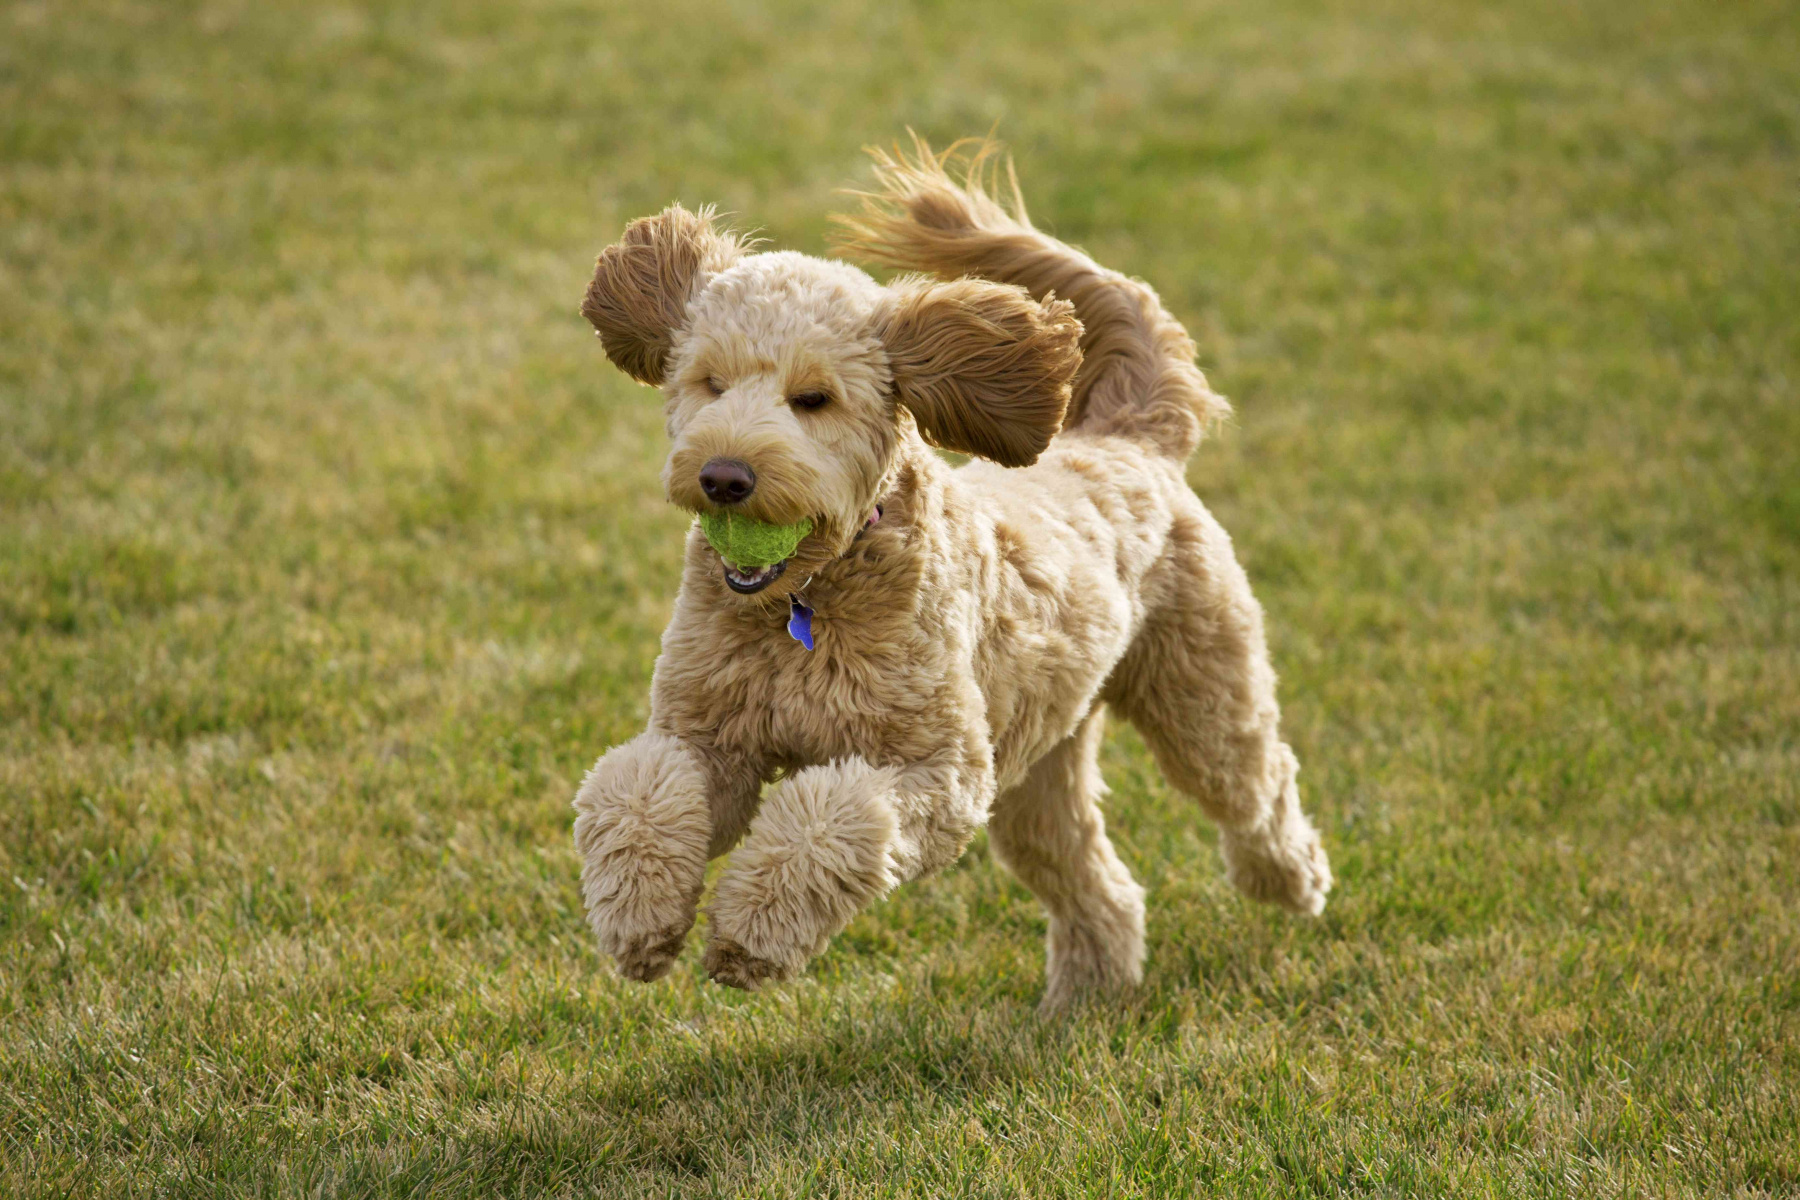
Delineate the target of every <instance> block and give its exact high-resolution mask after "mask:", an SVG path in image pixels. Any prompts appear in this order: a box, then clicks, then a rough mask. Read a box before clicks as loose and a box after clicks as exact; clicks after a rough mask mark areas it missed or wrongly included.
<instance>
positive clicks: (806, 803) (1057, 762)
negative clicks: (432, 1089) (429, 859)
mask: <svg viewBox="0 0 1800 1200" xmlns="http://www.w3.org/2000/svg"><path fill="white" fill-rule="evenodd" d="M957 149H958V148H955V147H953V148H952V152H951V153H946V154H935V153H933V152H932V151H931V150H930V148H929V147H927V146H926V145H925V144H924V143H923V142H919V141H916V140H915V144H914V146H913V148H912V149H911V150H910V151H907V152H896V153H894V154H891V155H889V154H881V153H878V154H877V155H876V174H877V178H878V181H879V182H878V187H877V190H876V191H875V192H874V193H871V194H866V195H864V196H863V199H862V209H861V211H860V212H859V213H857V214H856V215H854V216H849V217H845V218H841V223H842V226H843V229H844V237H843V239H842V247H843V249H845V250H846V251H847V252H849V253H852V254H856V255H859V256H861V257H863V258H865V259H866V260H868V261H871V262H875V263H878V264H881V265H884V266H889V267H899V268H902V269H906V270H912V271H919V272H926V273H928V274H922V275H912V276H905V277H902V278H900V279H897V280H895V281H894V282H892V283H888V284H886V285H883V284H879V283H877V282H876V281H875V280H874V279H872V278H870V277H869V276H868V275H866V274H864V273H863V272H862V271H860V270H858V269H856V268H855V267H852V266H849V265H847V264H845V263H842V262H833V261H828V260H824V259H819V258H814V257H810V256H807V255H803V254H798V253H793V252H786V251H783V252H768V253H754V252H752V250H751V248H750V247H748V246H747V245H745V244H744V243H743V242H742V241H741V240H740V239H738V238H736V237H734V236H732V235H730V234H728V233H724V232H721V231H720V230H719V229H717V228H715V227H714V223H713V220H712V218H711V214H710V213H709V212H707V211H704V210H703V211H702V212H700V213H697V214H696V213H691V212H688V211H686V210H684V209H682V208H680V207H679V206H675V207H670V208H668V209H665V210H664V211H663V212H661V213H659V214H657V215H656V216H653V217H646V218H643V219H641V220H638V221H635V222H633V223H632V224H631V225H630V226H629V227H628V228H627V229H626V230H625V233H624V236H623V237H622V238H621V240H620V241H619V242H618V244H616V245H613V246H610V247H608V248H607V249H606V250H605V251H604V252H603V253H602V254H601V255H600V258H599V261H598V263H597V265H596V267H595V271H594V279H593V283H592V284H591V286H590V287H589V288H588V292H587V298H586V301H585V303H584V304H583V306H582V312H583V313H584V314H585V315H586V316H587V318H588V320H589V321H591V322H592V323H593V325H594V328H595V329H596V330H597V331H598V333H599V335H600V340H601V343H602V344H603V346H604V347H605V350H606V353H607V356H608V357H609V358H611V359H612V361H613V362H614V363H615V364H616V365H617V366H618V367H619V368H620V369H621V370H623V371H625V372H626V373H627V374H629V375H631V376H632V377H633V378H635V379H638V380H640V381H642V382H644V383H647V384H654V385H656V386H658V387H660V388H661V389H662V393H663V397H664V411H665V413H666V416H667V425H668V432H669V437H670V439H671V441H672V447H671V449H670V452H669V457H668V461H667V463H666V464H665V466H664V468H663V484H664V486H665V488H666V490H667V492H668V497H669V499H670V500H671V501H673V502H674V503H675V504H677V505H679V506H680V507H682V508H684V509H687V510H689V511H691V512H693V513H695V514H696V515H697V516H698V517H699V518H700V520H699V521H697V522H696V525H695V528H694V530H693V532H692V533H691V534H690V535H689V537H688V540H687V550H686V563H685V567H684V571H683V575H682V581H681V590H680V592H679V594H678V595H677V596H676V599H675V612H674V618H673V619H672V620H671V621H670V623H669V627H668V630H667V631H666V632H665V633H664V634H663V641H662V655H661V657H660V658H659V659H658V660H657V664H656V675H655V681H654V683H653V684H652V686H651V699H650V705H651V716H650V722H649V728H648V729H647V730H646V731H645V732H644V733H643V734H641V735H639V736H638V737H636V738H634V739H632V740H631V741H629V742H626V743H625V744H624V745H622V746H617V747H615V748H613V749H612V750H609V751H608V752H607V753H606V754H605V755H604V756H603V757H602V758H601V759H600V760H599V762H597V763H596V764H595V765H594V768H593V770H592V771H590V772H589V773H588V775H587V778H586V779H585V780H584V781H583V782H582V785H581V789H580V792H579V793H578V794H577V796H576V798H575V809H576V812H577V817H576V820H575V844H576V846H577V848H578V850H579V852H580V854H581V857H582V862H583V868H582V887H583V893H584V896H585V899H586V903H587V911H588V918H589V920H590V922H591V923H592V925H593V929H594V932H595V934H596V935H598V937H599V940H600V946H601V949H602V950H604V951H605V952H606V953H608V954H610V955H611V956H613V958H614V959H616V960H617V963H618V968H619V970H620V972H621V973H622V974H624V975H626V976H627V977H629V978H632V979H640V980H650V979H656V978H659V977H660V976H662V975H663V974H664V973H665V972H667V971H668V970H669V968H670V965H671V964H672V963H673V962H674V960H675V957H676V955H677V954H678V953H679V952H680V950H681V947H682V944H683V942H684V940H685V939H686V937H687V933H688V930H689V929H690V928H691V927H692V926H693V923H694V916H695V910H696V907H697V905H698V903H699V900H700V895H701V890H702V882H703V876H704V873H705V870H706V864H707V862H708V860H709V859H711V858H713V857H715V856H717V855H721V854H724V853H725V852H727V851H728V850H732V848H733V847H736V851H735V853H733V855H732V857H731V861H730V862H729V863H728V864H727V865H726V868H725V870H724V872H723V874H722V875H721V876H720V878H719V880H718V885H717V888H716V890H715V893H714V896H713V900H712V904H711V907H710V910H709V914H708V916H709V931H708V945H707V949H706V954H705V960H704V965H705V968H706V970H707V972H708V973H709V974H710V975H711V976H712V978H713V979H715V980H717V981H719V982H721V983H726V984H730V985H732V986H735V987H746V988H753V987H756V986H757V985H759V984H761V983H763V982H765V981H768V980H779V979H783V978H786V977H788V976H791V975H792V974H794V973H795V972H797V971H799V970H800V969H801V968H802V967H803V966H804V964H805V963H806V961H807V960H808V959H809V958H810V957H812V956H813V955H815V954H817V953H818V952H819V951H820V950H821V949H823V947H824V946H825V944H826V942H827V941H828V940H829V939H830V938H831V937H832V935H833V934H835V933H836V932H837V931H838V930H840V929H842V928H843V927H844V926H845V924H846V923H848V922H849V920H850V919H851V917H852V916H854V915H855V914H856V912H857V911H858V910H859V909H861V908H862V907H863V906H864V905H866V904H868V903H869V902H870V901H872V900H874V899H876V898H878V897H880V896H882V895H885V894H886V893H887V892H888V891H890V890H891V889H892V888H894V887H896V886H898V885H899V884H902V883H905V882H907V881H908V880H911V879H914V878H917V877H918V876H920V875H922V874H924V873H925V872H927V871H931V870H934V869H936V868H939V867H942V866H944V865H946V864H947V863H950V862H953V861H954V860H955V859H956V858H957V856H958V855H959V854H961V853H962V851H963V848H964V847H965V846H967V845H968V843H969V839H970V838H971V837H972V836H973V835H974V833H975V831H976V830H978V829H980V828H981V827H982V826H983V825H986V826H987V829H988V836H989V838H990V841H991V844H992V846H993V848H994V852H995V854H996V855H997V856H998V857H999V859H1000V860H1001V861H1002V862H1003V863H1005V864H1006V865H1007V866H1008V867H1010V868H1011V869H1012V870H1013V872H1014V873H1016V874H1017V875H1018V877H1019V878H1020V879H1021V880H1023V881H1024V883H1025V885H1026V886H1027V887H1029V888H1030V889H1031V890H1032V892H1034V893H1035V894H1036V895H1037V897H1038V898H1039V899H1040V900H1041V901H1042V902H1043V905H1044V907H1045V909H1047V910H1048V913H1049V962H1048V967H1047V982H1046V987H1045V994H1044V1001H1043V1004H1044V1008H1045V1009H1046V1010H1055V1009H1058V1008H1061V1007H1063V1006H1064V1005H1066V1004H1068V1003H1069V1002H1070V1001H1073V1000H1076V999H1079V998H1081V997H1083V996H1085V995H1089V994H1095V993H1101V992H1107V991H1114V990H1118V989H1123V988H1127V987H1129V986H1131V985H1132V984H1134V983H1136V982H1137V981H1138V980H1139V978H1140V977H1141V975H1142V970H1143V958H1144V898H1143V897H1144V893H1143V889H1142V888H1141V887H1139V886H1138V884H1137V883H1136V882H1135V881H1134V880H1133V879H1132V877H1131V873H1130V872H1129V871H1127V870H1126V868H1125V865H1124V864H1123V863H1122V862H1120V861H1119V858H1118V856H1117V855H1116V854H1115V853H1114V852H1113V848H1112V845H1111V843H1109V842H1108V841H1107V837H1106V826H1105V822H1104V821H1103V820H1102V819H1101V815H1100V800H1101V797H1102V796H1103V795H1104V793H1105V785H1104V784H1103V783H1102V782H1101V778H1100V771H1099V768H1098V765H1097V756H1098V754H1099V750H1100V741H1101V733H1102V725H1103V719H1104V718H1103V710H1104V709H1105V708H1111V709H1112V710H1113V712H1115V713H1117V714H1118V715H1119V716H1121V717H1123V718H1124V719H1126V720H1128V721H1130V722H1131V723H1132V724H1133V725H1135V726H1136V727H1137V729H1138V730H1139V732H1140V733H1141V734H1142V735H1143V738H1144V741H1145V742H1146V743H1147V744H1148V745H1149V747H1150V749H1151V751H1152V752H1153V753H1154V754H1155V756H1156V760H1157V762H1158V763H1159V764H1160V766H1161V767H1162V770H1163V773H1164V775H1165V776H1166V777H1167V779H1168V780H1169V782H1170V783H1171V784H1172V785H1174V786H1175V787H1176V788H1178V789H1180V790H1181V791H1182V792H1183V793H1185V794H1187V795H1188V796H1191V797H1192V798H1193V799H1194V801H1195V802H1196V804H1197V805H1198V806H1199V809H1200V811H1202V812H1204V813H1205V814H1206V815H1207V816H1208V817H1210V818H1211V819H1212V820H1213V821H1215V822H1217V823H1218V826H1219V829H1220V846H1221V848H1222V850H1223V853H1224V860H1225V868H1226V872H1227V874H1228V876H1229V878H1230V880H1231V882H1232V883H1233V884H1235V885H1236V886H1237V887H1238V888H1239V889H1241V890H1242V891H1243V892H1245V893H1246V894H1248V895H1249V896H1251V897H1254V898H1255V899H1258V900H1268V901H1274V902H1276V903H1279V904H1282V905H1285V906H1287V907H1288V908H1291V909H1294V910H1296V911H1298V912H1302V913H1318V912H1319V911H1320V910H1321V909H1322V908H1323V906H1324V904H1325V893H1326V892H1327V891H1328V890H1329V889H1330V887H1331V871H1330V868H1329V866H1328V865H1327V862H1326V857H1325V853H1324V851H1323V849H1322V848H1321V847H1320V844H1319V838H1318V835H1317V834H1316V833H1315V832H1314V830H1313V827H1312V825H1311V824H1310V823H1309V822H1308V820H1307V818H1306V816H1305V814H1304V813H1302V812H1301V809H1300V797H1299V793H1298V791H1297V790H1296V787H1295V772H1296V771H1297V769H1298V766H1297V763H1296V761H1295V758H1294V755H1293V752H1292V751H1291V750H1289V749H1288V747H1287V745H1286V744H1285V743H1284V742H1283V741H1282V740H1281V733H1280V730H1279V727H1278V726H1279V718H1280V714H1279V710H1278V708H1277V706H1276V701H1275V674H1274V672H1273V671H1272V670H1271V669H1270V666H1269V657H1268V652H1267V649H1266V647H1265V645H1264V640H1263V617H1262V610H1261V608H1260V606H1259V605H1258V604H1257V602H1256V599H1255V597H1254V596H1252V595H1251V592H1250V585H1249V582H1248V580H1247V579H1246V578H1245V575H1244V572H1243V569H1242V568H1241V567H1240V566H1239V565H1238V563H1237V560H1236V558H1235V557H1234V555H1233V553H1232V548H1231V539H1230V538H1229V537H1228V536H1227V535H1226V533H1225V531H1224V530H1223V529H1222V528H1220V527H1219V524H1218V523H1217V522H1216V521H1215V520H1213V518H1212V516H1211V514H1209V513H1208V512H1207V510H1206V508H1205V507H1204V506H1203V505H1202V504H1201V503H1200V501H1199V500H1198V499H1197V498H1196V497H1195V496H1194V494H1193V492H1192V491H1191V490H1189V488H1188V486H1187V483H1186V480H1185V478H1184V468H1183V464H1184V463H1185V461H1186V459H1187V458H1188V456H1189V455H1190V454H1191V453H1192V452H1193V451H1194V449H1195V448H1196V446H1198V444H1199V442H1200V439H1201V435H1202V433H1203V432H1204V431H1205V429H1206V428H1207V426H1208V424H1209V423H1210V422H1212V421H1214V420H1216V419H1218V418H1219V417H1221V416H1223V415H1224V414H1225V413H1226V412H1227V411H1228V408H1227V405H1226V403H1225V401H1224V400H1223V399H1222V398H1221V397H1219V396H1217V395H1215V394H1214V393H1213V392H1212V390H1211V389H1210V388H1209V387H1208V386H1207V383H1206V380H1205V378H1204V377H1203V376H1202V375H1201V373H1200V371H1199V369H1198V368H1197V367H1196V366H1195V365H1194V362H1193V357H1194V346H1193V343H1192V342H1191V341H1190V340H1189V338H1188V336H1187V334H1186V333H1185V332H1184V331H1183V329H1182V327H1181V326H1180V325H1179V324H1178V323H1177V322H1176V321H1175V320H1174V318H1173V317H1171V316H1170V315H1169V314H1168V312H1167V311H1165V310H1164V308H1163V307H1162V305H1161V303H1160V302H1159V300H1158V299H1157V297H1156V294H1155V293H1154V292H1153V291H1151V289H1150V288H1149V287H1148V286H1146V285H1145V284H1143V283H1141V282H1139V281H1137V280H1134V279H1129V278H1127V277H1125V276H1123V275H1120V274H1118V273H1116V272H1114V271H1110V270H1107V269H1106V268H1104V267H1101V266H1098V265H1097V264H1095V263H1094V262H1093V261H1092V260H1091V259H1089V258H1088V257H1087V256H1086V255H1085V254H1083V253H1081V252H1080V251H1078V250H1075V249H1072V248H1071V247H1069V246H1066V245H1064V244H1063V243H1061V242H1059V241H1057V240H1056V239H1054V238H1052V237H1049V236H1046V235H1045V234H1042V233H1039V232H1038V231H1036V230H1035V229H1033V228H1032V226H1031V224H1030V223H1029V221H1028V220H1027V218H1026V216H1025V211H1024V206H1023V204H1022V202H1020V200H1019V193H1018V187H1017V183H1016V181H1014V182H1013V183H1012V184H1011V186H1010V188H1009V189H1008V190H1009V195H1008V202H1007V203H1006V204H1002V203H1001V202H1000V201H998V200H997V199H996V198H995V193H996V192H997V191H998V190H999V189H998V188H996V187H995V186H994V184H993V182H992V181H993V180H994V179H995V178H996V177H998V174H999V173H998V172H996V171H994V170H992V169H991V168H993V166H994V165H995V163H996V162H997V161H998V160H997V158H996V157H995V155H994V151H993V148H992V146H991V145H987V144H981V145H979V146H978V147H977V148H976V150H975V151H974V153H973V155H972V156H970V155H967V154H958V153H955V151H956V150H957ZM958 167H960V168H961V169H960V170H957V171H956V173H955V175H953V174H952V170H951V169H950V168H958ZM1010 174H1011V173H1010V167H1009V168H1007V171H1006V176H1007V177H1008V178H1010ZM933 446H938V447H942V448H944V449H947V450H953V451H957V452H960V453H962V454H966V455H972V456H974V461H971V462H969V463H968V464H967V465H966V466H961V467H954V468H953V467H952V466H951V465H950V464H949V463H947V462H946V461H945V460H944V459H943V458H941V457H940V456H939V455H938V454H937V453H936V452H934V451H933V449H932V447H933ZM733 530H737V531H739V533H741V534H742V537H743V541H742V543H741V546H742V550H741V552H740V542H739V541H737V540H735V539H737V538H738V536H739V533H734V532H733ZM758 547H760V550H759V549H758ZM771 547H773V549H771ZM721 551H724V553H721ZM727 556H729V557H727Z"/></svg>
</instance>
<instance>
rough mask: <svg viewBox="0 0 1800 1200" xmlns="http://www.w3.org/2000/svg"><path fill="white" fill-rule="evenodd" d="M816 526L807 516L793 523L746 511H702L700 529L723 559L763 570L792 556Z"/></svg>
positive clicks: (735, 564)
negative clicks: (775, 521) (778, 522)
mask: <svg viewBox="0 0 1800 1200" xmlns="http://www.w3.org/2000/svg"><path fill="white" fill-rule="evenodd" d="M812 527H813V523H812V521H811V520H810V519H808V518H805V517H803V518H801V519H800V520H799V521H796V522H795V523H794V524H792V525H770V524H769V523H768V522H766V521H758V520H756V519H755V518H753V517H746V516H744V515H743V514H742V513H733V512H722V513H701V514H700V532H701V533H704V534H705V535H706V540H707V541H709V542H711V543H712V548H713V549H714V550H717V551H718V552H719V557H720V558H722V559H724V560H725V561H726V562H728V563H730V564H731V565H732V566H734V567H736V568H737V569H738V570H740V571H744V570H760V569H761V568H763V567H770V566H774V565H775V564H776V563H778V562H781V561H782V560H783V559H786V558H788V557H790V556H791V555H792V554H793V553H794V547H796V546H798V545H799V544H800V539H801V538H803V537H805V536H806V535H807V534H809V533H811V532H812Z"/></svg>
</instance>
